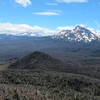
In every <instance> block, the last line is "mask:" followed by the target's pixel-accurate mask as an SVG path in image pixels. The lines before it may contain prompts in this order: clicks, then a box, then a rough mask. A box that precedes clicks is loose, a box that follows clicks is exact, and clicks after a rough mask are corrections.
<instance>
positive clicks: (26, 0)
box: [15, 0, 32, 7]
mask: <svg viewBox="0 0 100 100" xmlns="http://www.w3.org/2000/svg"><path fill="white" fill-rule="evenodd" d="M15 2H16V3H18V4H20V5H22V6H23V7H27V6H29V5H31V4H32V2H31V0H15Z"/></svg>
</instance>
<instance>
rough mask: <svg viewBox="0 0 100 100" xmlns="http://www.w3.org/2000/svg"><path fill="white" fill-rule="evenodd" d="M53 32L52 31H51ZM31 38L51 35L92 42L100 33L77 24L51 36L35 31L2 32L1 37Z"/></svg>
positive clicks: (54, 37)
mask: <svg viewBox="0 0 100 100" xmlns="http://www.w3.org/2000/svg"><path fill="white" fill-rule="evenodd" d="M51 34H52V33H51ZM19 37H20V38H29V37H30V38H31V37H49V38H52V39H62V40H66V41H76V42H80V41H83V42H91V41H94V40H100V36H99V33H98V35H97V33H95V32H92V31H91V30H89V29H87V28H84V27H82V26H76V27H74V28H73V29H70V30H61V31H60V32H55V33H54V34H53V35H51V36H44V35H42V33H41V34H40V33H34V32H23V33H20V34H19V35H17V34H12V33H11V34H6V33H5V34H2V33H1V34H0V39H3V38H13V39H16V38H19Z"/></svg>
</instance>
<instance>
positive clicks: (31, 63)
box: [9, 51, 64, 69]
mask: <svg viewBox="0 0 100 100" xmlns="http://www.w3.org/2000/svg"><path fill="white" fill-rule="evenodd" d="M63 67H64V64H63V63H62V62H61V61H60V60H57V59H55V58H53V57H51V56H50V55H48V54H45V53H42V52H37V51H36V52H33V53H31V54H29V55H28V56H25V57H23V58H22V59H20V60H18V61H16V62H15V63H13V64H11V65H10V66H9V68H12V69H35V68H42V69H59V68H63Z"/></svg>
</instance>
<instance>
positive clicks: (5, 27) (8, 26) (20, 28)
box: [0, 23, 54, 36]
mask: <svg viewBox="0 0 100 100" xmlns="http://www.w3.org/2000/svg"><path fill="white" fill-rule="evenodd" d="M3 33H4V34H8V35H9V34H10V35H18V36H19V35H30V36H47V35H52V34H53V33H54V31H53V30H50V29H47V28H43V27H40V26H30V25H27V24H12V23H0V34H3Z"/></svg>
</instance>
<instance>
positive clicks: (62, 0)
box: [56, 0, 88, 3]
mask: <svg viewBox="0 0 100 100" xmlns="http://www.w3.org/2000/svg"><path fill="white" fill-rule="evenodd" d="M56 1H57V2H60V3H85V2H88V0H56Z"/></svg>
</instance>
